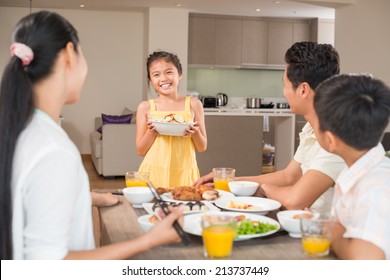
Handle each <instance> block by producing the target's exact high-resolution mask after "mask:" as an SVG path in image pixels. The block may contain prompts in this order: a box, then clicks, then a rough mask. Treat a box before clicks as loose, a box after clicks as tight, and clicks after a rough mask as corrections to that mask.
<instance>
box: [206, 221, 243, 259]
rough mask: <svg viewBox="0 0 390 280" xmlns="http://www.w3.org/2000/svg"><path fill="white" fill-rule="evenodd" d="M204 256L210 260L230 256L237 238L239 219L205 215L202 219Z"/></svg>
mask: <svg viewBox="0 0 390 280" xmlns="http://www.w3.org/2000/svg"><path fill="white" fill-rule="evenodd" d="M201 224H202V237H203V251H204V256H205V257H208V258H210V259H218V258H226V257H228V256H230V254H231V253H232V248H233V240H234V238H235V236H236V226H237V218H236V217H234V216H228V215H219V214H218V215H217V214H211V215H207V214H205V215H203V216H202V219H201Z"/></svg>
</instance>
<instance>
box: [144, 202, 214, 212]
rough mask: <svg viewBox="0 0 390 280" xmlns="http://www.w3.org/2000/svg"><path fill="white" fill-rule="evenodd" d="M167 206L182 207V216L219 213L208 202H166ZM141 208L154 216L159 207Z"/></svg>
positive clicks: (146, 205) (152, 205) (151, 205)
mask: <svg viewBox="0 0 390 280" xmlns="http://www.w3.org/2000/svg"><path fill="white" fill-rule="evenodd" d="M166 203H168V205H172V206H174V207H175V206H179V205H184V210H183V214H184V215H187V214H194V213H203V212H207V211H220V209H219V208H218V207H216V206H214V204H212V203H211V202H208V201H181V202H171V201H166ZM142 207H143V208H144V209H145V210H146V212H148V213H149V214H156V212H157V209H158V208H159V207H160V206H159V205H158V204H157V203H142Z"/></svg>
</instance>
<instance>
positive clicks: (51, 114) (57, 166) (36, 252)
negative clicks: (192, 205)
mask: <svg viewBox="0 0 390 280" xmlns="http://www.w3.org/2000/svg"><path fill="white" fill-rule="evenodd" d="M13 42H14V43H13V44H12V45H11V59H10V61H9V63H8V64H7V67H6V68H5V70H4V74H3V78H2V81H1V91H0V135H1V137H0V231H1V235H0V239H1V241H0V257H1V259H2V260H5V259H125V258H129V257H131V256H133V255H135V254H137V253H139V252H142V251H145V250H148V249H150V248H152V247H155V246H158V245H161V244H165V243H170V242H179V241H180V238H179V237H178V235H177V234H176V232H175V230H174V229H173V227H172V224H173V222H174V221H175V220H176V219H178V218H179V217H180V214H181V211H180V209H171V210H172V211H173V213H171V214H170V215H168V216H167V217H166V218H165V219H163V220H162V221H161V222H159V223H158V224H157V225H156V226H155V227H154V228H153V229H152V230H151V231H149V232H148V233H146V234H145V235H143V236H141V237H139V238H137V239H135V240H128V241H124V242H120V243H116V244H112V245H108V246H105V247H101V248H98V249H95V242H94V237H93V226H92V211H91V194H90V191H89V188H90V186H89V181H88V176H87V173H86V172H85V169H84V167H83V164H82V161H81V157H80V153H79V151H78V150H77V148H76V146H75V145H74V144H73V142H72V141H71V140H70V139H69V137H68V135H67V134H66V133H65V131H64V130H62V128H61V127H60V126H59V125H58V120H59V116H60V113H61V110H62V107H63V106H64V105H65V104H71V103H75V102H76V101H77V100H78V99H79V97H80V92H81V88H82V86H83V84H84V80H85V77H86V75H87V63H86V61H85V59H84V56H83V53H82V51H81V48H80V46H79V39H78V35H77V31H76V30H75V29H74V27H73V26H72V25H71V24H70V23H69V22H68V21H67V20H66V19H64V18H63V17H61V16H60V15H58V14H56V13H51V12H45V11H42V12H38V13H33V14H30V15H28V16H26V17H25V18H23V19H21V20H20V21H19V23H18V24H17V25H16V28H15V31H14V33H13Z"/></svg>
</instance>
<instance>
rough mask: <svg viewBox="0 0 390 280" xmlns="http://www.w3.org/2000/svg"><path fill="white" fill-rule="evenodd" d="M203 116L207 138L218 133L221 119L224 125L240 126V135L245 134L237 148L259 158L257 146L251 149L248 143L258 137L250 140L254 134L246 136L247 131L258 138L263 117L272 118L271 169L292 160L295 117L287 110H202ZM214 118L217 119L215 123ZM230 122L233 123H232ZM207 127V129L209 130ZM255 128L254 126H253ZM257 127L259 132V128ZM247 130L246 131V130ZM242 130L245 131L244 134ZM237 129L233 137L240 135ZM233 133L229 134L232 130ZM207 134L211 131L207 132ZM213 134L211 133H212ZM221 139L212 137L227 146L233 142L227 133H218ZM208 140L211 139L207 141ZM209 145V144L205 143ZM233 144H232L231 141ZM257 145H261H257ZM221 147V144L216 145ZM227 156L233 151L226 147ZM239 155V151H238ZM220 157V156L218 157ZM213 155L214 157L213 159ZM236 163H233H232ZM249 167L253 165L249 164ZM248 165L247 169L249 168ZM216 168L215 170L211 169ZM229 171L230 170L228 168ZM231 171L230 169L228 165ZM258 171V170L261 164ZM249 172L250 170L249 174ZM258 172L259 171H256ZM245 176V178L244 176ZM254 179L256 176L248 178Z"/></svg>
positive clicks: (282, 166) (230, 135) (277, 168)
mask: <svg viewBox="0 0 390 280" xmlns="http://www.w3.org/2000/svg"><path fill="white" fill-rule="evenodd" d="M204 114H205V120H206V128H207V134H208V135H209V130H210V129H212V130H213V133H214V130H215V129H221V128H220V127H221V126H222V125H223V123H224V121H225V118H226V121H228V122H229V123H231V124H234V125H235V126H240V128H241V130H242V131H245V132H243V133H246V135H248V136H247V137H246V138H245V140H243V141H241V142H240V143H236V144H239V145H240V146H241V145H243V146H245V148H246V149H256V150H254V151H251V152H252V153H254V154H256V156H257V155H258V156H259V157H261V151H260V152H259V151H257V149H262V147H261V145H260V148H259V147H257V146H256V147H255V146H253V145H251V144H250V142H251V141H253V140H254V139H252V138H254V137H255V138H256V137H257V139H258V141H262V135H260V136H254V134H250V132H249V131H248V129H249V130H250V128H253V129H256V130H259V129H260V132H259V133H260V134H262V131H263V130H262V125H263V117H274V118H275V143H274V144H275V169H276V170H281V169H283V168H285V167H286V166H287V165H288V164H289V162H290V161H291V159H292V158H293V156H294V152H295V148H294V147H295V145H294V141H295V114H293V113H291V112H290V109H274V108H272V109H268V108H260V109H247V108H246V109H232V108H225V107H221V108H204ZM234 117H237V118H240V119H241V118H246V120H244V119H242V120H241V123H238V120H235V119H234ZM215 118H218V119H217V120H216V119H215ZM233 119H234V121H233ZM208 122H209V123H210V125H211V127H209V124H208ZM254 124H258V125H254ZM260 125H261V128H260ZM248 126H249V127H250V128H248ZM245 129H246V130H245ZM241 130H240V129H238V128H237V130H235V131H234V132H233V133H235V134H237V133H240V132H241ZM232 131H233V130H232ZM210 133H211V131H210ZM214 134H215V133H214ZM219 134H221V135H218V136H219V137H218V136H217V135H216V136H215V137H218V138H219V140H223V139H225V140H227V141H228V142H229V141H230V142H231V141H234V139H232V137H235V136H232V133H230V134H229V132H226V133H225V134H223V133H219ZM210 140H212V139H210ZM209 142H210V141H209ZM234 142H236V141H234ZM260 144H261V142H260ZM219 145H221V144H219ZM230 149H231V150H230V153H231V152H232V151H235V150H236V148H234V149H232V148H231V147H230ZM225 153H228V151H225ZM241 153H242V151H241ZM219 154H221V153H219ZM216 156H217V155H214V157H216ZM211 160H212V159H210V158H209V159H208V160H207V161H208V162H209V163H208V165H207V168H209V167H210V166H212V163H211V162H210V161H211ZM236 162H237V161H236ZM252 164H253V163H252ZM252 164H251V165H252ZM214 167H217V166H214ZM229 167H230V166H229ZM231 167H234V165H232V166H231ZM259 170H261V161H260V166H259ZM252 172H253V170H252ZM259 172H260V171H259ZM245 175H247V174H245ZM251 175H256V174H251Z"/></svg>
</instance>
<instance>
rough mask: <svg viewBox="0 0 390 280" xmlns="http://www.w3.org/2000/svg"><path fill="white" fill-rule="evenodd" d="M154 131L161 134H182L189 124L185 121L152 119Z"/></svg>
mask: <svg viewBox="0 0 390 280" xmlns="http://www.w3.org/2000/svg"><path fill="white" fill-rule="evenodd" d="M152 123H153V125H154V127H155V128H156V131H157V132H158V133H159V134H161V135H170V136H183V135H184V132H185V130H186V129H187V128H189V127H190V126H189V125H188V124H187V123H174V122H162V121H156V120H152Z"/></svg>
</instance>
